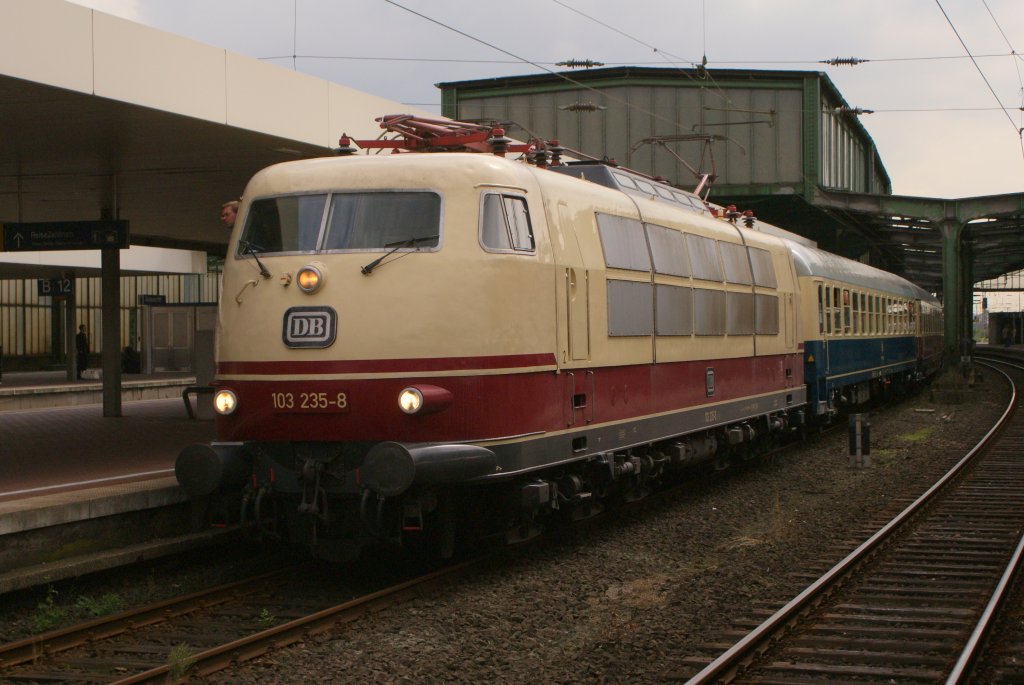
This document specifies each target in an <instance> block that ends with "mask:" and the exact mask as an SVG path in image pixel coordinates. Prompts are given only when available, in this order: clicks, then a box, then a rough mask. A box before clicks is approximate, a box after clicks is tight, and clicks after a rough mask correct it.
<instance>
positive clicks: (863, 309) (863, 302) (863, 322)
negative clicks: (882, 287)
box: [860, 293, 868, 335]
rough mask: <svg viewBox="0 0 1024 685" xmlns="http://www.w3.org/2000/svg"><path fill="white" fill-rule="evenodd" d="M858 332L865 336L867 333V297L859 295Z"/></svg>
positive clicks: (862, 294)
mask: <svg viewBox="0 0 1024 685" xmlns="http://www.w3.org/2000/svg"><path fill="white" fill-rule="evenodd" d="M860 332H861V335H866V334H867V332H868V296H867V295H866V294H864V293H861V294H860Z"/></svg>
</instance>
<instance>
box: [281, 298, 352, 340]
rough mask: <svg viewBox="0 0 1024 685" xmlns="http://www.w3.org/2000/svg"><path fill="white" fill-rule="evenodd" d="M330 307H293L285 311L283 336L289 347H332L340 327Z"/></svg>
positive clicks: (335, 314)
mask: <svg viewBox="0 0 1024 685" xmlns="http://www.w3.org/2000/svg"><path fill="white" fill-rule="evenodd" d="M337 324H338V315H337V313H335V311H334V310H333V309H332V308H330V307H292V308H291V309H289V310H288V311H286V312H285V313H284V329H283V330H282V331H281V337H282V338H283V339H284V344H285V345H287V346H288V347H330V346H331V345H333V344H334V336H335V335H336V333H337V328H338V325H337Z"/></svg>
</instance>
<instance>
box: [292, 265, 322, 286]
mask: <svg viewBox="0 0 1024 685" xmlns="http://www.w3.org/2000/svg"><path fill="white" fill-rule="evenodd" d="M295 283H296V284H297V285H298V286H299V290H301V291H302V292H304V293H314V292H316V291H317V290H319V289H320V286H322V285H323V283H324V274H323V272H322V271H320V269H319V267H317V266H315V265H313V264H307V265H306V266H304V267H302V268H301V269H299V272H298V273H297V274H295Z"/></svg>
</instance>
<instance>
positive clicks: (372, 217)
mask: <svg viewBox="0 0 1024 685" xmlns="http://www.w3.org/2000/svg"><path fill="white" fill-rule="evenodd" d="M440 230H441V198H440V197H439V196H438V195H437V194H436V193H427V192H402V193H335V194H334V195H333V196H332V198H331V209H330V215H329V216H328V219H327V236H326V238H325V239H324V246H323V249H325V250H383V249H389V248H393V247H396V246H405V245H408V247H410V248H412V247H417V248H422V247H436V246H437V244H438V240H439V238H440Z"/></svg>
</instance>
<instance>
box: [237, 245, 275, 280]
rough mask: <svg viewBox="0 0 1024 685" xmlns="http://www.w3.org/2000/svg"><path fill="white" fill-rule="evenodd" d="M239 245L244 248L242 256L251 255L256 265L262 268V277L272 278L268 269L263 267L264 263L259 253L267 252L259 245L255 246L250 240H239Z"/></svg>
mask: <svg viewBox="0 0 1024 685" xmlns="http://www.w3.org/2000/svg"><path fill="white" fill-rule="evenodd" d="M238 244H239V245H241V246H242V254H251V255H252V258H253V259H255V260H256V265H257V266H259V267H260V276H263V278H270V272H269V271H267V267H265V266H263V262H261V261H260V256H259V255H258V254H256V253H257V252H266V250H265V249H264V248H262V247H260V246H259V245H254V244H253V243H250V242H249V241H248V240H241V239H239V241H238Z"/></svg>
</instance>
